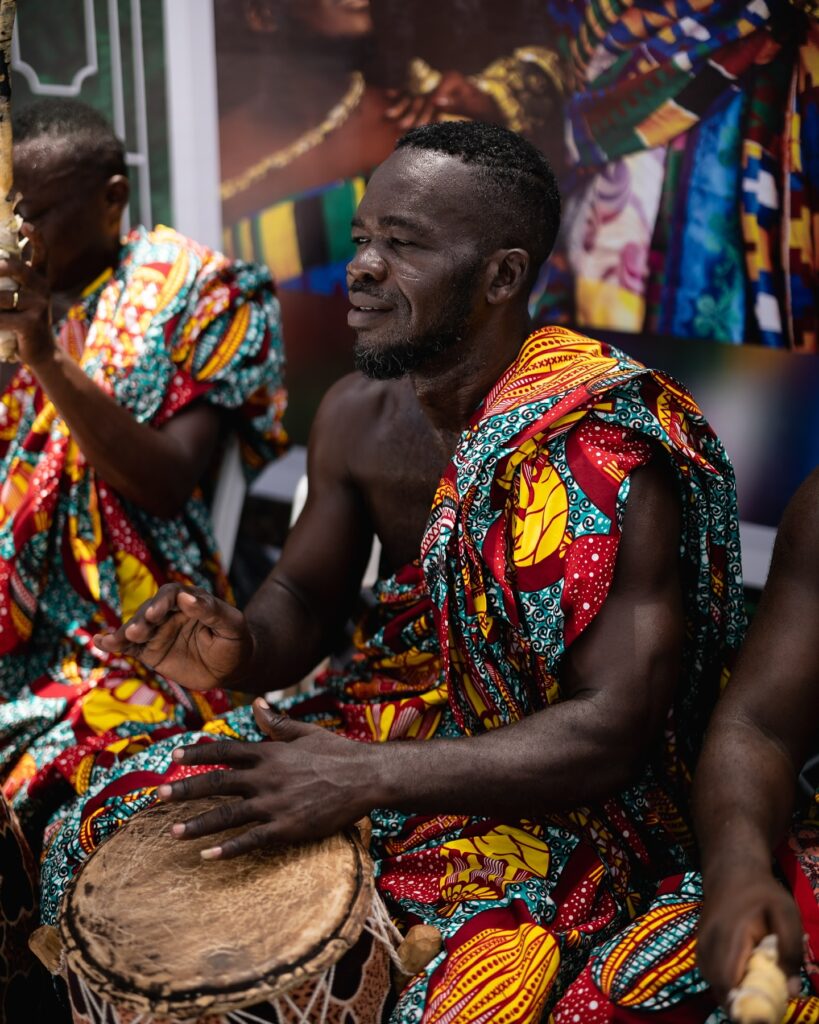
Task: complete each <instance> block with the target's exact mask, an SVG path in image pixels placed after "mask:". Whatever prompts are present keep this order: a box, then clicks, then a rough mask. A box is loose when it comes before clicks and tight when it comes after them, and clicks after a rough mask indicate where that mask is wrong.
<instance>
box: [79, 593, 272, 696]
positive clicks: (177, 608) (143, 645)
mask: <svg viewBox="0 0 819 1024" xmlns="http://www.w3.org/2000/svg"><path fill="white" fill-rule="evenodd" d="M94 644H95V645H96V647H98V648H99V650H101V651H105V652H108V653H111V654H128V655H130V656H132V657H134V658H138V659H139V660H140V661H142V662H144V663H145V664H146V665H148V666H149V667H150V668H155V669H157V671H159V672H161V673H162V674H163V675H164V676H167V677H168V678H169V679H172V680H173V681H174V682H176V683H180V684H181V685H182V686H186V687H188V689H190V690H211V689H213V687H215V686H225V685H235V684H236V682H237V680H239V679H240V678H241V676H242V673H243V669H245V668H247V666H249V664H250V660H251V657H252V654H253V646H254V643H253V635H252V633H251V632H250V628H249V626H248V624H247V620H246V619H245V617H244V615H243V614H242V613H241V612H240V611H239V610H238V608H233V607H232V606H231V605H229V604H226V603H225V602H224V601H220V600H219V599H218V598H217V597H214V596H213V594H209V593H208V592H207V591H205V590H200V589H199V588H198V587H184V588H183V587H181V586H180V585H179V584H178V583H166V584H165V586H163V587H160V588H159V590H158V591H157V593H156V594H155V595H154V597H152V598H151V599H150V600H148V601H145V602H144V604H142V605H141V606H140V608H139V610H138V611H137V613H136V615H134V617H133V618H132V619H130V620H129V621H128V622H126V623H124V624H123V625H122V626H120V627H119V629H116V630H114V632H112V633H101V634H98V635H97V636H95V637H94Z"/></svg>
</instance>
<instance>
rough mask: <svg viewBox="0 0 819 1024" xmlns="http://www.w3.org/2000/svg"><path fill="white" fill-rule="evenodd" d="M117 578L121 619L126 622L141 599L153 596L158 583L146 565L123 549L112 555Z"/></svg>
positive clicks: (140, 602)
mask: <svg viewBox="0 0 819 1024" xmlns="http://www.w3.org/2000/svg"><path fill="white" fill-rule="evenodd" d="M114 561H115V562H116V572H117V580H118V582H119V595H120V608H121V615H122V621H123V622H127V621H128V619H130V618H131V617H132V616H133V615H134V614H135V613H136V611H137V609H138V608H139V606H140V605H141V604H142V602H143V601H147V600H148V599H149V598H151V597H153V596H154V594H155V593H156V592H157V590H158V589H159V585H158V584H157V582H156V580H155V579H154V578H153V576H152V575H151V573H150V571H149V569H148V567H147V566H145V565H143V564H142V562H140V561H139V559H137V558H134V556H133V555H129V554H127V552H125V551H117V553H116V554H115V555H114Z"/></svg>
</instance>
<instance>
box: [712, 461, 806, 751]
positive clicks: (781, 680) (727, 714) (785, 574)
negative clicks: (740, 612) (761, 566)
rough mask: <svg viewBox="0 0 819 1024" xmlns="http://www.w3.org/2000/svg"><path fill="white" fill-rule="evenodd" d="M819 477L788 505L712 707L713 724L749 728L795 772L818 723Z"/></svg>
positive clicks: (803, 487)
mask: <svg viewBox="0 0 819 1024" xmlns="http://www.w3.org/2000/svg"><path fill="white" fill-rule="evenodd" d="M817 623H819V471H816V472H814V474H813V476H812V477H810V478H809V479H808V480H807V481H806V483H805V484H803V486H802V487H801V488H800V489H799V491H798V492H797V494H796V495H795V496H794V498H793V500H792V501H791V502H790V504H789V505H788V508H787V510H786V512H785V515H784V517H783V520H782V524H781V526H780V528H779V532H778V534H777V540H776V545H775V547H774V554H773V559H772V562H771V570H770V573H769V576H768V581H767V583H766V584H765V589H764V591H763V594H762V598H761V600H760V603H759V608H758V609H757V612H756V615H755V616H754V619H753V622H752V623H751V627H750V629H749V631H748V636H747V637H746V640H745V643H744V644H743V646H742V649H741V651H740V655H739V658H738V659H737V664H736V668H735V670H734V673H733V675H732V678H731V680H730V682H729V684H728V686H727V688H726V691H725V694H724V695H723V698H722V700H720V702H719V704H718V706H717V712H716V714H715V721H714V727H718V725H719V722H720V721H723V722H726V723H727V722H729V721H730V720H739V721H742V722H745V723H748V724H751V725H753V726H755V727H756V728H757V729H759V730H760V731H761V732H763V733H765V734H767V735H768V736H770V737H772V738H773V739H774V740H775V741H776V742H777V743H778V745H780V746H782V747H784V748H785V749H786V750H787V753H788V755H789V757H790V758H791V760H792V762H793V764H794V766H796V767H798V766H799V765H800V764H801V763H802V761H803V760H804V758H805V757H806V756H807V754H808V753H809V752H810V748H811V744H812V743H813V742H814V740H815V734H816V722H817V720H819V719H818V717H817V716H819V640H818V639H817V635H819V634H818V633H817Z"/></svg>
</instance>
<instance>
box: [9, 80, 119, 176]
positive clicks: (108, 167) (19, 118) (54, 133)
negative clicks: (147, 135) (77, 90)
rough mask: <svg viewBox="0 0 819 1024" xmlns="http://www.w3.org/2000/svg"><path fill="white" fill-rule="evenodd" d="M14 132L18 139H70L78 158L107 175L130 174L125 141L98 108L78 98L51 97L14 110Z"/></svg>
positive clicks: (19, 140) (24, 140) (21, 140)
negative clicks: (126, 159) (117, 134)
mask: <svg viewBox="0 0 819 1024" xmlns="http://www.w3.org/2000/svg"><path fill="white" fill-rule="evenodd" d="M12 135H13V138H14V141H15V143H17V142H33V141H36V140H40V139H53V140H54V141H57V140H60V141H62V140H70V142H71V149H72V153H73V155H74V156H75V158H76V159H77V160H78V161H80V162H81V163H82V164H83V165H86V166H88V167H89V168H91V169H93V170H95V171H97V170H98V171H99V173H100V175H104V177H105V178H110V177H111V176H112V175H114V174H124V175H126V176H127V174H128V165H127V163H126V161H125V146H124V144H123V142H122V141H121V140H120V139H118V138H117V136H116V133H115V132H114V129H113V128H112V127H111V125H110V123H109V122H108V121H107V120H106V118H104V117H103V116H102V114H101V113H100V112H99V111H98V110H95V109H94V108H93V107H89V106H88V104H87V103H81V102H80V101H79V100H73V99H63V98H57V97H53V98H52V97H49V98H47V99H42V100H37V101H36V102H34V103H32V104H31V105H30V106H27V107H23V108H22V109H20V110H15V111H14V114H13V116H12Z"/></svg>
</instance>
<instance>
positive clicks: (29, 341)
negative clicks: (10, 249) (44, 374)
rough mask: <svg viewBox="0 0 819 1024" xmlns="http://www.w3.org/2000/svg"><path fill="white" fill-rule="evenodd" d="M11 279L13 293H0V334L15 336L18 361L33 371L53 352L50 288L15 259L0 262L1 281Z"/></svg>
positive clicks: (9, 291)
mask: <svg viewBox="0 0 819 1024" xmlns="http://www.w3.org/2000/svg"><path fill="white" fill-rule="evenodd" d="M4 277H5V278H11V280H13V281H14V282H15V284H16V286H17V304H16V306H15V304H14V294H15V292H14V290H13V289H9V290H5V289H4V290H3V291H0V331H13V332H14V333H15V334H16V335H17V347H18V352H19V356H20V359H21V360H22V362H24V363H26V365H28V366H29V367H31V369H32V370H35V371H36V369H37V367H38V366H39V365H40V364H42V363H43V362H47V361H48V360H49V359H50V358H51V357H52V356H53V355H54V352H55V348H56V346H55V343H54V335H53V333H52V330H51V289H50V288H49V286H48V282H47V281H46V279H45V277H43V275H42V274H41V273H39V272H38V271H37V270H35V269H34V268H33V267H32V266H29V264H27V263H24V262H23V261H22V260H21V259H19V258H18V257H9V258H8V259H4V260H0V278H4Z"/></svg>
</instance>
